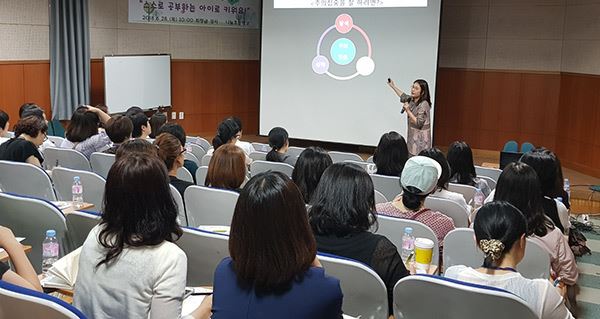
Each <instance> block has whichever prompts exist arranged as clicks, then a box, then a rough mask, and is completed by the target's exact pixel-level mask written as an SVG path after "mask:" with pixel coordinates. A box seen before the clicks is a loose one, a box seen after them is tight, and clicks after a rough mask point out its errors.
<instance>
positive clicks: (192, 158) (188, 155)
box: [183, 152, 200, 166]
mask: <svg viewBox="0 0 600 319" xmlns="http://www.w3.org/2000/svg"><path fill="white" fill-rule="evenodd" d="M183 157H184V158H185V159H186V160H188V161H192V162H194V163H196V165H198V166H200V160H199V159H198V158H197V157H196V155H194V154H193V153H191V152H185V153H183Z"/></svg>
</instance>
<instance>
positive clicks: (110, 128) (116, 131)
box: [104, 115, 133, 154]
mask: <svg viewBox="0 0 600 319" xmlns="http://www.w3.org/2000/svg"><path fill="white" fill-rule="evenodd" d="M132 130H133V124H132V123H131V120H130V119H129V118H128V117H127V116H123V115H115V116H113V117H111V118H110V120H108V122H107V123H106V135H108V138H110V141H111V142H112V146H111V147H109V148H108V149H106V150H105V151H104V153H108V154H116V153H117V149H118V148H119V146H121V144H122V143H123V142H125V141H128V140H130V139H131V131H132Z"/></svg>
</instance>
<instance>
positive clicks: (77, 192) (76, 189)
mask: <svg viewBox="0 0 600 319" xmlns="http://www.w3.org/2000/svg"><path fill="white" fill-rule="evenodd" d="M71 191H72V193H73V206H74V207H75V208H80V207H81V206H83V185H82V184H81V180H80V179H79V176H75V177H73V187H72V188H71Z"/></svg>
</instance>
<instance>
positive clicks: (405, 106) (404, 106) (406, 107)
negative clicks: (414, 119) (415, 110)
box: [402, 103, 409, 112]
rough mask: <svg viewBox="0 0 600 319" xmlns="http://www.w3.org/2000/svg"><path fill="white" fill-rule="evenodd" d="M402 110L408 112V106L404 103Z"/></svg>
mask: <svg viewBox="0 0 600 319" xmlns="http://www.w3.org/2000/svg"><path fill="white" fill-rule="evenodd" d="M402 108H403V109H404V112H408V111H409V106H408V103H404V104H403V105H402Z"/></svg>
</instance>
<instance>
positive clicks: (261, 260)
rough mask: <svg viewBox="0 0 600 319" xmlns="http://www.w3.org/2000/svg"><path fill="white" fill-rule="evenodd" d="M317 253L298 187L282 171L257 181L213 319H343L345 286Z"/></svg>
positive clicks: (240, 215) (220, 281)
mask: <svg viewBox="0 0 600 319" xmlns="http://www.w3.org/2000/svg"><path fill="white" fill-rule="evenodd" d="M219 150H220V149H219ZM219 150H217V151H219ZM316 250H317V249H316V245H315V239H314V237H313V234H312V232H311V229H310V226H309V224H308V220H307V217H306V208H305V206H304V201H303V200H302V195H301V194H300V192H299V191H298V188H297V187H296V186H295V185H294V184H293V182H292V181H291V180H290V179H289V178H288V177H286V176H285V175H283V174H282V173H278V172H267V173H262V174H259V175H257V176H255V177H253V178H252V179H251V180H250V182H248V184H247V185H246V187H244V189H243V190H242V192H241V194H240V197H239V199H238V202H237V205H236V207H235V212H234V215H233V220H232V223H231V235H230V237H229V255H230V256H231V257H227V258H225V259H224V260H223V261H222V262H221V263H220V264H219V266H218V267H217V270H216V271H215V280H214V299H213V304H212V317H211V318H212V319H222V318H290V319H307V318H311V319H329V318H341V317H342V298H343V296H342V291H341V288H340V283H339V281H338V280H337V279H335V278H333V277H329V276H327V275H325V271H324V269H323V268H322V267H321V264H320V263H319V260H318V259H317V256H316ZM398 258H399V257H398Z"/></svg>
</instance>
